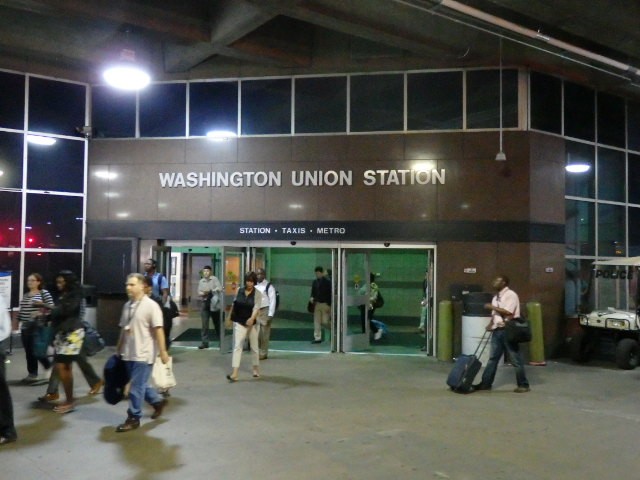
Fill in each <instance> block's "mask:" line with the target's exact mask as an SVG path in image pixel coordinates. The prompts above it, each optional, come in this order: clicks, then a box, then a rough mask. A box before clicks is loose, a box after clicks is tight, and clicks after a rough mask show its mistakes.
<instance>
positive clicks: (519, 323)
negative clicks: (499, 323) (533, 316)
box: [504, 317, 531, 343]
mask: <svg viewBox="0 0 640 480" xmlns="http://www.w3.org/2000/svg"><path fill="white" fill-rule="evenodd" d="M504 328H505V333H506V335H507V341H508V342H510V343H526V342H530V341H531V325H529V320H527V319H526V318H524V317H516V318H512V319H511V320H509V321H508V322H507V323H506V325H505V327H504Z"/></svg>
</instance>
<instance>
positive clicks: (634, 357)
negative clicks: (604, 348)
mask: <svg viewBox="0 0 640 480" xmlns="http://www.w3.org/2000/svg"><path fill="white" fill-rule="evenodd" d="M593 263H594V271H593V274H592V278H591V279H592V280H593V279H594V278H598V277H599V278H601V279H602V281H607V280H618V281H628V283H629V287H630V288H629V291H630V292H631V291H633V292H634V293H635V296H634V297H633V300H634V302H633V303H634V304H635V305H636V309H635V311H629V310H622V309H618V308H614V307H606V308H603V309H597V310H594V311H593V312H591V313H588V314H580V316H579V318H580V326H581V329H580V331H579V332H578V333H576V334H575V335H574V336H573V337H572V338H571V340H570V343H569V349H570V354H571V358H572V360H574V361H576V362H580V363H584V362H587V361H589V359H590V358H591V356H592V354H593V352H594V351H595V350H596V348H597V346H598V343H599V342H600V340H602V339H603V337H609V338H610V339H611V340H613V342H615V360H616V365H618V367H619V368H622V369H625V370H632V369H634V368H636V367H637V366H638V364H639V363H640V315H639V314H640V308H639V306H638V298H639V296H638V293H640V292H638V288H637V285H638V282H637V277H638V273H639V271H638V269H640V257H629V258H616V259H613V260H603V261H596V262H593ZM631 287H634V288H631Z"/></svg>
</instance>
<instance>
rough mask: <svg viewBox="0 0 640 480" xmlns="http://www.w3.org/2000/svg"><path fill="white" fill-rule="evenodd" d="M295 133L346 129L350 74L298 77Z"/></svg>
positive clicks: (341, 130)
mask: <svg viewBox="0 0 640 480" xmlns="http://www.w3.org/2000/svg"><path fill="white" fill-rule="evenodd" d="M295 92H296V101H295V105H296V129H295V131H296V133H329V132H346V131H347V77H323V78H298V79H296V88H295Z"/></svg>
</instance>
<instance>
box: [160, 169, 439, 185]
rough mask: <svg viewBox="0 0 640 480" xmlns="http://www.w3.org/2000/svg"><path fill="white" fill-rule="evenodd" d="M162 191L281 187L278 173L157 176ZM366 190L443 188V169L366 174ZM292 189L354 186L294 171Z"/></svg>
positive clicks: (346, 173) (331, 173)
mask: <svg viewBox="0 0 640 480" xmlns="http://www.w3.org/2000/svg"><path fill="white" fill-rule="evenodd" d="M158 175H159V178H160V186H161V187H162V188H222V187H281V186H282V172H281V171H246V172H244V171H243V172H240V171H234V172H186V173H183V172H159V173H158ZM362 183H363V184H364V185H366V186H373V185H381V186H403V185H444V183H445V169H440V170H412V169H406V170H405V169H399V170H393V169H392V170H384V169H380V170H365V171H364V172H363V174H362ZM291 185H292V186H294V187H336V186H340V187H342V186H348V187H350V186H353V171H351V170H293V171H291Z"/></svg>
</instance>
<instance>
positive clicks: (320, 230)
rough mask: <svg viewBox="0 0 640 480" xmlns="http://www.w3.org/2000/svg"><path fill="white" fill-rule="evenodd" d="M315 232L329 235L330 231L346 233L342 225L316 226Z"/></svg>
mask: <svg viewBox="0 0 640 480" xmlns="http://www.w3.org/2000/svg"><path fill="white" fill-rule="evenodd" d="M316 233H317V234H318V235H329V234H332V233H339V234H341V235H344V234H345V233H347V229H346V228H344V227H317V228H316Z"/></svg>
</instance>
